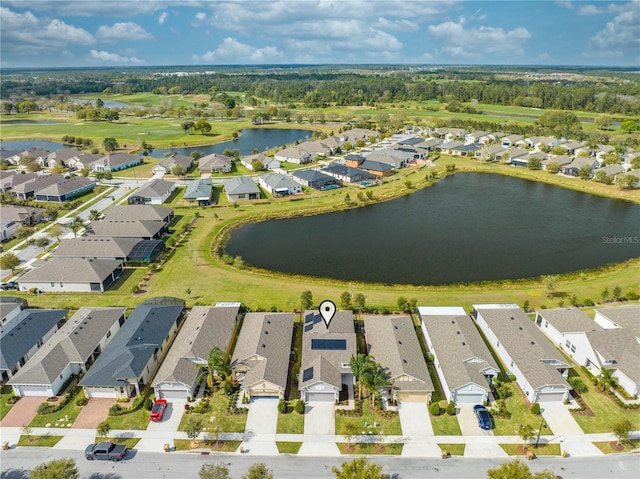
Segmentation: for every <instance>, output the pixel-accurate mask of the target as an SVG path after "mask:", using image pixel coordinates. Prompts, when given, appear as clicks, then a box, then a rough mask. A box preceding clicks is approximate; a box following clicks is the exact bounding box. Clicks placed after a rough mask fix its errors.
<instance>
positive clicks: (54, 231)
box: [47, 223, 62, 241]
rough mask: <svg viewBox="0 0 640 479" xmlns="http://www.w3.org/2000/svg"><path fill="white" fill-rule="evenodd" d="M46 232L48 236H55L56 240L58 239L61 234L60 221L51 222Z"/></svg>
mask: <svg viewBox="0 0 640 479" xmlns="http://www.w3.org/2000/svg"><path fill="white" fill-rule="evenodd" d="M47 234H48V235H49V237H50V238H54V237H55V239H56V241H60V235H61V234H62V225H61V224H60V223H54V224H52V225H51V226H49V229H48V230H47Z"/></svg>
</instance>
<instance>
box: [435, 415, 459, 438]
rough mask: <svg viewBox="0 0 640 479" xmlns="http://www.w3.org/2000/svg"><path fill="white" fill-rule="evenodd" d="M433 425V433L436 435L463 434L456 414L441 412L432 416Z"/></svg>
mask: <svg viewBox="0 0 640 479" xmlns="http://www.w3.org/2000/svg"><path fill="white" fill-rule="evenodd" d="M429 417H430V418H431V426H432V427H433V434H434V435H435V436H461V435H462V431H461V430H460V424H459V423H458V418H457V417H456V416H449V415H448V414H447V413H444V414H440V415H439V416H432V415H431V414H429Z"/></svg>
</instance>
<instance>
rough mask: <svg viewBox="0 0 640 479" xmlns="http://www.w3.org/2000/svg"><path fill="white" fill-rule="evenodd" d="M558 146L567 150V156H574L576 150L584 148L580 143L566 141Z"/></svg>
mask: <svg viewBox="0 0 640 479" xmlns="http://www.w3.org/2000/svg"><path fill="white" fill-rule="evenodd" d="M558 146H559V147H561V148H563V149H565V150H567V154H568V155H575V154H576V151H577V150H579V149H580V148H582V147H584V143H583V142H582V141H567V142H566V143H561V144H560V145H558Z"/></svg>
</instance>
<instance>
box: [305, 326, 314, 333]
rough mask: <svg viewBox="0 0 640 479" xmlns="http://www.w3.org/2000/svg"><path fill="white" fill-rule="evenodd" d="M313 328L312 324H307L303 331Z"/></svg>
mask: <svg viewBox="0 0 640 479" xmlns="http://www.w3.org/2000/svg"><path fill="white" fill-rule="evenodd" d="M312 329H313V324H307V325H305V327H304V332H305V333H306V332H307V331H311V330H312Z"/></svg>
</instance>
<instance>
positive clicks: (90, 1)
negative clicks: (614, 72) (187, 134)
mask: <svg viewBox="0 0 640 479" xmlns="http://www.w3.org/2000/svg"><path fill="white" fill-rule="evenodd" d="M0 40H1V44H0V48H1V52H0V53H1V64H2V66H3V67H52V66H55V67H63V66H134V65H148V66H152V65H228V64H300V63H303V64H309V63H310V64H317V63H324V64H326V63H334V64H335V63H342V64H357V63H377V64H379V63H396V64H400V63H402V64H407V63H409V64H501V65H505V64H513V65H532V64H535V65H606V66H640V0H632V1H608V2H593V1H583V0H571V1H569V0H558V1H552V0H549V1H546V0H533V1H526V0H510V1H442V2H439V1H432V0H125V1H122V0H118V1H109V0H70V1H66V0H2V2H1V6H0Z"/></svg>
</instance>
